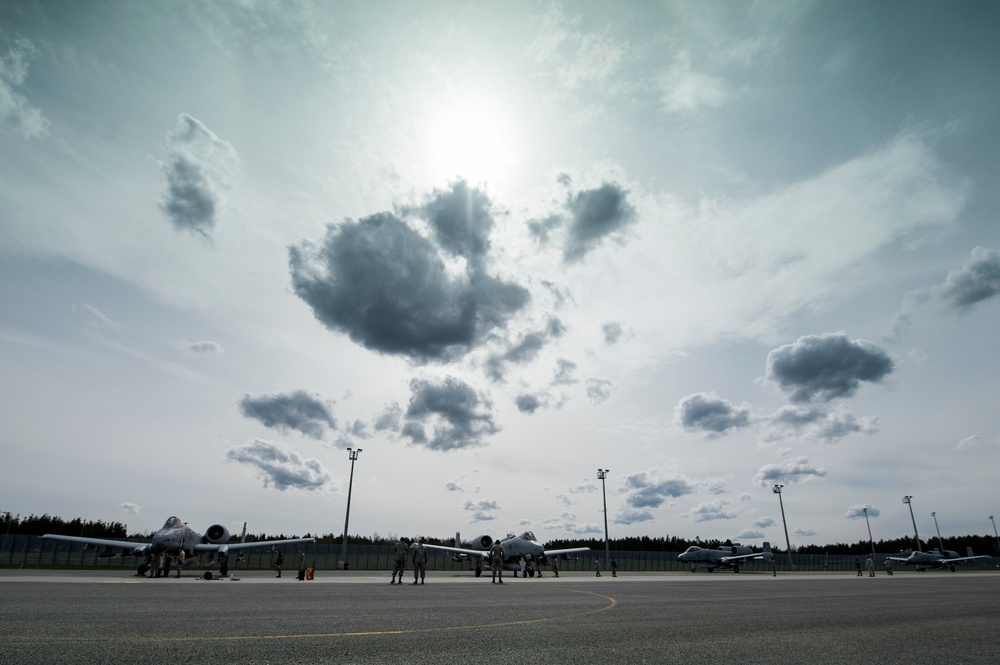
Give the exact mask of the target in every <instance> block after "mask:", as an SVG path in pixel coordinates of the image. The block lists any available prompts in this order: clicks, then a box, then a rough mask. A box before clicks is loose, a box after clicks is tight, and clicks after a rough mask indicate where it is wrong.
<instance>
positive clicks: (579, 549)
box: [545, 547, 590, 557]
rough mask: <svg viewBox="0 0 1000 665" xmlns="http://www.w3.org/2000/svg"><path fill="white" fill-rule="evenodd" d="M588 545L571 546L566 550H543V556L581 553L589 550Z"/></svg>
mask: <svg viewBox="0 0 1000 665" xmlns="http://www.w3.org/2000/svg"><path fill="white" fill-rule="evenodd" d="M589 551H590V548H589V547H571V548H570V549H567V550H545V556H546V557H550V556H567V555H569V554H583V553H584V552H589Z"/></svg>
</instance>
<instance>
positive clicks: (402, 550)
mask: <svg viewBox="0 0 1000 665" xmlns="http://www.w3.org/2000/svg"><path fill="white" fill-rule="evenodd" d="M408 547H409V546H408V545H407V544H406V539H404V538H400V539H399V540H398V541H397V542H396V562H395V563H394V564H393V566H392V580H391V581H390V582H389V584H392V583H394V582H395V581H396V574H397V573H398V574H399V583H400V584H402V583H403V571H404V570H406V550H407V549H408Z"/></svg>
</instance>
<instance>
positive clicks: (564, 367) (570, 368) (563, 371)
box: [552, 358, 576, 386]
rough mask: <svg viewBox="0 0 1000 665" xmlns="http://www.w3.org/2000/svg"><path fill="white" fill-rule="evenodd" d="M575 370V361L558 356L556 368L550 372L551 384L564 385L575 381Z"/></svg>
mask: <svg viewBox="0 0 1000 665" xmlns="http://www.w3.org/2000/svg"><path fill="white" fill-rule="evenodd" d="M575 371H576V363H575V362H573V361H572V360H566V359H565V358H559V359H558V360H556V368H555V371H553V373H552V385H554V386H566V385H570V384H573V383H576V379H575V378H574V377H573V372H575Z"/></svg>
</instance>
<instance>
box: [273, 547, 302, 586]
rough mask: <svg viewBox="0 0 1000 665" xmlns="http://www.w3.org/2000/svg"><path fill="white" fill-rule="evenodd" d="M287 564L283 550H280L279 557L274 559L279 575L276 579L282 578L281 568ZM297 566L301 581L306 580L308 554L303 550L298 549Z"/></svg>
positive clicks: (296, 551) (275, 568) (296, 552)
mask: <svg viewBox="0 0 1000 665" xmlns="http://www.w3.org/2000/svg"><path fill="white" fill-rule="evenodd" d="M284 563H285V555H284V553H283V552H282V551H281V550H278V555H277V556H276V557H275V558H274V563H273V564H272V565H273V566H274V571H275V572H276V573H278V574H277V575H275V577H281V567H282V566H283V565H284ZM295 565H296V567H297V568H298V569H299V579H300V580H304V579H305V578H306V553H305V552H303V551H302V550H300V549H298V548H296V550H295Z"/></svg>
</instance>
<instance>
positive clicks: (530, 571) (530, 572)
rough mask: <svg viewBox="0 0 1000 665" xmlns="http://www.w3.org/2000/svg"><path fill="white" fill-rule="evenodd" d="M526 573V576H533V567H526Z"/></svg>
mask: <svg viewBox="0 0 1000 665" xmlns="http://www.w3.org/2000/svg"><path fill="white" fill-rule="evenodd" d="M526 574H527V575H528V577H534V576H535V569H534V568H528V571H527V573H526Z"/></svg>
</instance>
